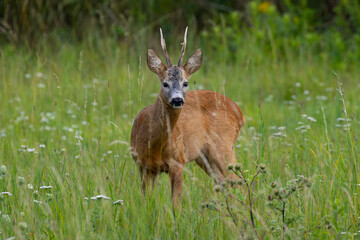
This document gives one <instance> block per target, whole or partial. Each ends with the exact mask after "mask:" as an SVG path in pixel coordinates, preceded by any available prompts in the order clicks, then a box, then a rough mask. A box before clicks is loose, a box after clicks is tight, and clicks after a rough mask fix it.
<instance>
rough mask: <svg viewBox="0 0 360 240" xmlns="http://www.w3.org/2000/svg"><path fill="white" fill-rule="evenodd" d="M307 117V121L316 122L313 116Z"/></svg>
mask: <svg viewBox="0 0 360 240" xmlns="http://www.w3.org/2000/svg"><path fill="white" fill-rule="evenodd" d="M307 119H308V120H309V121H311V122H316V119H315V118H313V117H310V116H309V117H307Z"/></svg>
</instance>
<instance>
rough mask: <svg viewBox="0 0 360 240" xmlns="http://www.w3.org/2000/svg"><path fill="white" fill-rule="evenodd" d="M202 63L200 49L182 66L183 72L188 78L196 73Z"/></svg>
mask: <svg viewBox="0 0 360 240" xmlns="http://www.w3.org/2000/svg"><path fill="white" fill-rule="evenodd" d="M201 63H202V53H201V49H198V50H196V51H195V52H194V53H193V54H192V55H191V56H190V57H189V59H188V60H187V62H186V63H185V65H184V69H185V72H186V73H187V75H188V76H190V75H191V74H193V73H194V72H196V71H197V70H198V69H199V68H200V67H201Z"/></svg>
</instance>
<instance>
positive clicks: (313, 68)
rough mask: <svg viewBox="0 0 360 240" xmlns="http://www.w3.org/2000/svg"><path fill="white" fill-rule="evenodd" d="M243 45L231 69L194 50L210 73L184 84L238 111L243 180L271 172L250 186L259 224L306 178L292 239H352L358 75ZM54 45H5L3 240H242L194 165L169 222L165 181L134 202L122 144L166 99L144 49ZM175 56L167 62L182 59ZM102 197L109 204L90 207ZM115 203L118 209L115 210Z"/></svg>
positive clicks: (274, 226)
mask: <svg viewBox="0 0 360 240" xmlns="http://www.w3.org/2000/svg"><path fill="white" fill-rule="evenodd" d="M156 39H157V38H156ZM224 40H226V39H224ZM247 40H248V43H249V44H246V45H243V46H241V47H239V49H238V50H237V51H236V52H235V55H234V56H235V57H234V59H233V60H231V61H228V60H227V61H224V58H223V57H224V55H222V54H225V53H224V52H223V51H216V49H213V48H212V49H210V48H208V47H207V46H206V45H205V43H202V42H197V43H195V42H194V41H190V43H189V46H188V48H187V49H188V52H187V55H188V56H189V55H190V54H191V51H192V50H195V47H196V48H197V47H201V48H202V49H203V52H204V61H203V66H202V68H201V69H200V71H199V72H198V73H196V75H194V76H193V77H192V79H191V81H190V83H191V84H189V86H190V89H193V90H194V89H202V88H204V89H208V90H214V91H219V92H222V93H224V94H226V95H227V96H229V97H230V98H232V99H233V100H234V101H236V102H237V103H238V104H239V105H240V107H241V109H242V110H243V113H244V114H245V116H246V120H247V124H246V126H245V127H244V128H243V129H242V130H241V133H240V137H239V140H238V142H237V143H236V156H237V159H238V160H237V161H238V162H239V163H241V164H242V165H243V167H244V169H245V170H248V171H249V172H252V171H254V169H256V166H257V165H258V164H259V163H265V164H266V166H267V170H268V171H267V173H266V175H265V177H262V178H261V179H260V180H259V182H258V183H257V184H256V189H255V191H256V193H257V194H256V207H257V211H258V212H259V215H265V214H267V213H268V212H269V208H268V207H267V193H268V191H269V190H268V188H269V187H270V183H271V182H273V181H276V182H278V183H279V184H281V185H284V184H285V183H286V182H287V181H288V180H290V179H293V178H296V177H297V175H303V176H306V177H309V178H310V179H311V182H312V187H311V188H310V189H308V190H304V192H302V193H301V194H299V195H297V196H296V197H295V198H294V200H291V201H290V202H289V203H288V205H287V206H288V208H287V213H286V214H287V216H286V217H287V218H288V219H290V220H291V221H290V220H289V222H288V223H287V224H288V229H289V231H288V232H287V235H286V236H287V237H288V238H289V239H296V238H318V239H337V238H342V237H345V236H346V238H356V235H354V233H357V232H358V231H359V230H360V227H359V217H360V214H359V210H360V208H359V202H360V199H359V191H360V186H359V184H360V177H359V174H358V173H359V164H358V163H357V161H358V154H359V147H358V146H359V144H358V141H359V140H358V136H359V130H358V129H359V125H360V122H359V117H358V116H359V102H360V101H359V96H358V92H359V90H360V85H359V77H358V76H359V70H358V69H357V68H356V67H349V68H348V69H350V70H348V71H347V72H337V75H338V76H339V78H338V77H337V76H335V75H334V73H333V68H332V66H331V61H327V60H326V59H323V58H321V57H317V56H312V55H311V52H306V51H305V53H304V54H302V55H299V54H296V53H294V52H291V51H290V52H289V53H288V54H286V55H285V56H283V55H279V56H282V57H273V55H261V54H262V52H261V50H259V45H257V44H255V40H254V39H251V38H249V39H247ZM201 44H204V45H201ZM223 44H227V43H226V42H223ZM150 45H151V46H157V47H156V48H157V49H159V48H158V43H156V41H155V42H154V44H152V43H150ZM168 45H169V46H171V45H173V46H175V45H176V44H175V43H174V42H169V43H168ZM60 46H61V47H59V48H55V49H54V48H53V47H51V46H50V45H48V44H42V45H41V46H40V47H39V48H38V50H37V52H36V53H31V52H28V51H27V50H24V49H21V48H20V49H19V48H15V47H13V46H10V45H9V46H6V47H4V48H3V49H2V52H1V58H0V61H1V64H0V78H1V81H0V118H1V122H0V165H1V170H0V171H1V174H0V176H1V179H0V191H1V192H10V194H11V195H8V194H5V193H3V194H2V195H1V196H0V211H1V214H0V223H1V224H0V232H1V234H0V238H1V239H7V238H9V237H12V236H15V237H16V238H19V239H46V238H56V239H84V238H90V239H93V238H103V239H119V238H120V239H171V238H178V239H216V238H219V239H233V238H237V236H238V234H239V232H238V231H237V230H235V227H234V224H233V223H232V221H231V219H228V218H226V217H220V215H219V214H218V213H216V212H211V211H208V210H206V209H202V208H201V207H200V206H201V203H202V202H205V201H208V200H209V199H212V198H214V196H215V194H214V192H213V190H212V189H213V186H214V183H213V181H212V180H211V179H210V178H209V177H208V176H207V175H206V174H205V173H204V172H203V171H202V170H201V169H200V168H199V167H197V166H196V165H195V164H193V163H191V164H189V165H187V166H186V170H185V174H184V192H183V195H182V197H183V199H182V207H181V209H180V210H178V211H176V212H175V215H173V212H172V204H171V197H170V196H171V193H170V184H169V180H168V177H167V176H166V175H161V177H160V178H159V179H158V181H157V182H156V184H155V188H154V190H153V191H152V192H149V193H147V195H146V196H145V198H144V197H143V196H142V193H141V188H140V178H139V174H138V170H137V167H136V165H135V163H134V161H133V160H132V158H131V156H130V152H129V136H130V132H131V127H132V120H133V119H134V117H135V116H136V114H137V113H138V112H139V111H140V110H141V109H142V108H143V107H145V106H147V105H149V104H151V103H153V102H154V101H155V98H156V95H157V93H158V91H159V88H160V85H159V82H158V80H157V79H156V76H154V75H153V74H152V73H151V72H150V71H149V70H148V69H147V67H146V62H145V59H146V58H145V51H144V50H145V47H146V44H145V43H142V45H140V47H138V49H133V48H130V49H128V46H127V45H126V43H124V45H123V44H119V45H117V43H116V42H115V41H112V40H106V39H104V40H94V41H93V40H91V39H90V40H88V41H85V42H83V43H81V44H68V43H64V44H62V45H60ZM177 47H178V46H177ZM221 47H223V46H222V45H221V44H220V45H219V49H221ZM170 48H171V47H170ZM179 51H180V49H178V48H175V47H173V49H172V50H170V51H169V52H170V55H172V57H173V58H175V57H176V58H177V57H178V55H177V54H178V53H179ZM276 51H277V49H276V47H275V48H274V49H273V52H274V53H276ZM345 64H348V65H351V66H357V65H358V64H359V62H346V63H345ZM339 83H340V84H339ZM339 86H341V89H339ZM344 102H345V103H346V104H344ZM345 108H346V109H345ZM345 110H346V113H347V114H346V115H345ZM194 127H196V126H194ZM41 186H51V187H52V188H47V189H44V188H41V189H40V187H41ZM97 195H105V196H107V197H108V198H110V199H98V200H91V199H90V198H91V197H94V196H97ZM119 199H121V200H123V201H124V203H123V205H121V204H113V202H115V201H117V200H119ZM259 221H260V220H259ZM324 222H326V223H327V224H326V225H325V224H324ZM269 224H270V225H269V227H268V228H267V233H266V237H267V238H269V239H277V238H278V236H279V235H278V231H279V228H281V221H280V220H279V219H278V218H277V216H276V215H274V214H273V215H272V216H271V221H270V222H269ZM329 226H331V227H329ZM247 230H249V231H250V229H247ZM358 234H360V233H358Z"/></svg>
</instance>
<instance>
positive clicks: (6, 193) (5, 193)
mask: <svg viewBox="0 0 360 240" xmlns="http://www.w3.org/2000/svg"><path fill="white" fill-rule="evenodd" d="M0 195H8V196H12V194H11V193H10V192H0Z"/></svg>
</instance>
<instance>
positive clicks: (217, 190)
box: [214, 185, 222, 192]
mask: <svg viewBox="0 0 360 240" xmlns="http://www.w3.org/2000/svg"><path fill="white" fill-rule="evenodd" d="M221 190H222V186H221V185H215V187H214V192H220V191H221Z"/></svg>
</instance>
